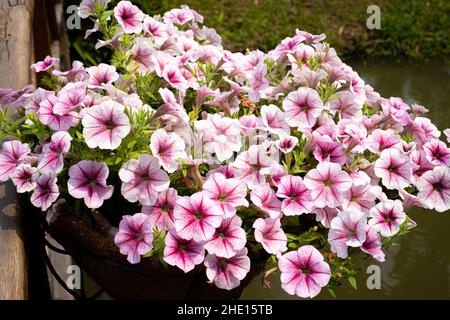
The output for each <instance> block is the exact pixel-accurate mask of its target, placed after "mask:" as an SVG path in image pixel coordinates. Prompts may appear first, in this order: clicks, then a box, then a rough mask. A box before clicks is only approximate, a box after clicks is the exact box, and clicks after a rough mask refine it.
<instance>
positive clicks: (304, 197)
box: [277, 175, 313, 216]
mask: <svg viewBox="0 0 450 320" xmlns="http://www.w3.org/2000/svg"><path fill="white" fill-rule="evenodd" d="M277 187H278V190H277V196H278V197H279V198H283V199H284V200H283V201H282V202H281V212H283V213H284V214H285V215H286V216H298V215H301V214H303V213H309V212H311V210H312V205H313V204H312V202H311V192H310V191H309V190H308V189H307V188H306V187H305V185H304V184H303V180H302V178H301V177H297V176H291V175H287V176H284V177H282V178H281V180H280V182H279V183H278V185H277Z"/></svg>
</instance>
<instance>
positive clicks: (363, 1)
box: [65, 0, 450, 65]
mask: <svg viewBox="0 0 450 320" xmlns="http://www.w3.org/2000/svg"><path fill="white" fill-rule="evenodd" d="M117 2H118V0H112V2H111V3H112V4H115V3H117ZM132 2H133V3H135V4H136V5H138V6H139V7H140V8H141V9H142V10H143V11H144V12H145V13H147V14H150V15H157V14H161V15H162V14H163V13H164V12H166V11H168V10H170V9H172V8H175V7H179V6H180V5H182V4H187V5H189V6H190V7H191V8H192V9H195V10H196V11H198V12H199V13H200V14H202V15H203V16H204V17H205V22H204V23H205V25H206V26H209V27H213V28H215V29H216V30H217V31H218V33H219V34H220V35H221V36H222V38H223V43H224V47H225V48H227V49H229V50H232V51H236V50H239V51H245V50H246V49H250V50H252V49H257V48H258V49H261V50H263V51H268V50H270V49H273V48H274V47H275V46H276V45H277V44H278V43H279V42H280V41H281V40H282V39H283V38H285V37H287V36H292V35H293V34H295V29H296V28H299V29H302V30H306V31H308V32H311V33H316V34H319V33H325V34H326V35H327V41H328V42H329V43H330V44H331V45H332V46H333V47H335V48H336V50H337V52H338V54H339V55H340V56H341V57H342V58H343V59H344V60H349V59H353V60H354V59H358V60H373V59H386V58H390V59H395V60H404V59H408V60H422V61H426V60H439V59H442V60H446V61H448V58H449V57H450V18H449V16H450V1H449V0H430V1H426V0H377V1H374V0H358V1H354V0H329V1H325V0H303V1H301V0H132ZM79 3H80V1H79V0H66V1H65V5H66V6H68V5H71V4H76V5H78V4H79ZM371 4H376V5H378V6H379V7H380V9H381V30H369V29H367V27H366V19H367V17H368V16H369V14H367V7H368V6H369V5H371ZM82 26H83V30H81V31H80V30H72V31H69V41H70V46H71V55H72V60H74V59H78V60H81V61H83V62H85V63H86V64H88V65H92V64H96V63H99V62H100V61H108V58H109V53H108V51H107V50H95V49H94V46H95V43H96V36H98V34H94V35H92V36H91V37H90V38H88V40H84V33H85V30H86V29H89V28H91V26H92V23H91V22H90V21H88V20H83V21H82Z"/></svg>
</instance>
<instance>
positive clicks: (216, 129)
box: [195, 114, 241, 162]
mask: <svg viewBox="0 0 450 320" xmlns="http://www.w3.org/2000/svg"><path fill="white" fill-rule="evenodd" d="M195 128H196V130H197V132H199V133H201V134H202V140H203V143H204V150H205V151H206V152H209V153H211V154H212V153H214V154H215V155H216V157H217V159H218V160H219V161H220V162H223V161H225V160H228V159H230V158H231V157H232V156H233V153H234V152H238V151H240V150H241V134H240V133H241V130H240V125H239V122H238V121H237V120H235V119H231V118H227V117H222V116H220V115H219V114H210V115H208V118H207V119H206V120H200V121H196V122H195Z"/></svg>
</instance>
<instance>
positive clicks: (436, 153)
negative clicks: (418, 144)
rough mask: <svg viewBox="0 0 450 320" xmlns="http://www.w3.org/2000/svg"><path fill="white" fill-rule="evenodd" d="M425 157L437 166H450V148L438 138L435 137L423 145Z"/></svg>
mask: <svg viewBox="0 0 450 320" xmlns="http://www.w3.org/2000/svg"><path fill="white" fill-rule="evenodd" d="M423 150H424V151H425V157H426V159H427V160H428V161H430V163H431V164H434V165H435V166H450V148H448V147H447V145H446V144H445V143H444V142H442V141H439V140H437V139H433V140H431V141H429V142H427V143H425V144H424V145H423Z"/></svg>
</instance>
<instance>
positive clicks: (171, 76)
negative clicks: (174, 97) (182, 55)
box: [162, 62, 188, 90]
mask: <svg viewBox="0 0 450 320" xmlns="http://www.w3.org/2000/svg"><path fill="white" fill-rule="evenodd" d="M162 77H163V78H164V80H166V81H167V83H168V84H170V85H171V86H172V87H174V88H176V89H178V90H184V89H186V88H187V87H188V82H187V80H186V78H185V77H184V76H183V73H182V72H181V70H180V68H179V67H178V66H177V65H176V64H175V63H173V62H169V64H166V65H165V66H164V69H163V70H162Z"/></svg>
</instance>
